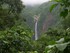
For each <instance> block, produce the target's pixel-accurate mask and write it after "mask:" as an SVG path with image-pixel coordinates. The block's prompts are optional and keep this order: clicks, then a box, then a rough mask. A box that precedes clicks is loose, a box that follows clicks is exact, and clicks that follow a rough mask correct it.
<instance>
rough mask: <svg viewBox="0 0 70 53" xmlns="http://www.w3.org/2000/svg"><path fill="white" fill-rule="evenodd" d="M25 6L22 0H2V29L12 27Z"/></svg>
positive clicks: (0, 26) (0, 12) (0, 19)
mask: <svg viewBox="0 0 70 53" xmlns="http://www.w3.org/2000/svg"><path fill="white" fill-rule="evenodd" d="M23 8H24V5H23V4H22V2H21V0H0V30H1V29H6V28H7V27H8V28H9V27H12V26H13V25H14V24H15V21H16V20H17V19H18V18H19V14H20V13H21V11H22V9H23Z"/></svg>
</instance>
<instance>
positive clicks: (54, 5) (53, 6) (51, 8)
mask: <svg viewBox="0 0 70 53" xmlns="http://www.w3.org/2000/svg"><path fill="white" fill-rule="evenodd" d="M57 5H58V4H57V3H56V4H53V5H52V6H51V7H50V12H51V11H52V10H53V8H55V7H56V6H57Z"/></svg>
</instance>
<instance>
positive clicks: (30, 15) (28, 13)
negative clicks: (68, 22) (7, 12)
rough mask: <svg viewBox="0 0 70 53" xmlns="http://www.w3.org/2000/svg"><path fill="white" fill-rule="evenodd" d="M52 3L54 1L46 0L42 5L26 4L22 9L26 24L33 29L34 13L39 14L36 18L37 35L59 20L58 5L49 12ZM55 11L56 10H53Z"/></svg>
mask: <svg viewBox="0 0 70 53" xmlns="http://www.w3.org/2000/svg"><path fill="white" fill-rule="evenodd" d="M52 4H54V2H48V3H47V2H46V3H44V4H42V5H37V6H33V7H31V6H27V7H26V8H25V9H24V13H23V12H22V15H23V16H24V18H25V19H26V20H27V23H28V25H29V26H30V28H31V29H32V30H33V31H34V15H38V14H40V18H39V20H38V29H37V30H38V35H40V34H42V33H43V32H46V31H47V30H48V28H50V27H52V26H55V25H56V24H57V22H58V20H59V10H58V7H56V8H54V10H53V11H52V12H50V6H51V5H52ZM55 11H56V12H55ZM23 16H22V17H23Z"/></svg>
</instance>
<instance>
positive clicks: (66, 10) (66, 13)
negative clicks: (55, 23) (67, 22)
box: [60, 9, 68, 18]
mask: <svg viewBox="0 0 70 53" xmlns="http://www.w3.org/2000/svg"><path fill="white" fill-rule="evenodd" d="M67 15H68V9H64V10H63V11H62V12H61V13H60V16H61V17H64V18H65V17H66V16H67Z"/></svg>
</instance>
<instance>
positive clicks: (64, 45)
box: [55, 42, 69, 51]
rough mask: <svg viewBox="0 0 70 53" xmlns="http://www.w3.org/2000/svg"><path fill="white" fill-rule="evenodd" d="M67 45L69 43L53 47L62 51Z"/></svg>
mask: <svg viewBox="0 0 70 53" xmlns="http://www.w3.org/2000/svg"><path fill="white" fill-rule="evenodd" d="M68 44H69V42H68V43H63V44H56V45H55V46H56V47H57V48H58V50H60V51H63V50H64V49H65V48H66V47H67V45H68Z"/></svg>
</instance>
